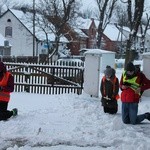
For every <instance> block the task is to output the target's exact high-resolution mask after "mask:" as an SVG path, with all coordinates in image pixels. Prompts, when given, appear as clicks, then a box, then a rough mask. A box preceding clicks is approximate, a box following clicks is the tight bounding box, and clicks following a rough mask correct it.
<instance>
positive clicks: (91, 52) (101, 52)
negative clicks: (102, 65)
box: [82, 48, 115, 55]
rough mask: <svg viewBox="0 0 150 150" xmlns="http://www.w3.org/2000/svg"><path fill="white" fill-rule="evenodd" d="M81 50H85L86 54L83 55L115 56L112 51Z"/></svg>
mask: <svg viewBox="0 0 150 150" xmlns="http://www.w3.org/2000/svg"><path fill="white" fill-rule="evenodd" d="M82 50H85V51H86V52H85V53H84V54H85V55H86V54H98V55H101V54H104V53H105V54H107V53H108V54H115V52H112V51H107V50H103V49H86V48H85V49H82Z"/></svg>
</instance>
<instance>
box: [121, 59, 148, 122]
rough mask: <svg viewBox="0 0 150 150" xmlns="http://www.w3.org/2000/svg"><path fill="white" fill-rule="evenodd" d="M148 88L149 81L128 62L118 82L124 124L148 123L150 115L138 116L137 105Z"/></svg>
mask: <svg viewBox="0 0 150 150" xmlns="http://www.w3.org/2000/svg"><path fill="white" fill-rule="evenodd" d="M149 88H150V80H149V79H147V78H146V76H145V75H144V74H143V73H142V72H141V71H139V69H138V70H136V67H135V66H134V64H133V63H132V62H129V63H128V64H127V66H126V69H125V71H124V72H123V74H122V77H121V80H120V89H121V91H122V92H121V101H122V121H123V122H124V123H125V124H133V125H135V124H139V123H141V122H142V121H143V120H144V119H148V120H149V121H150V113H149V112H147V113H144V114H141V115H137V114H138V103H139V101H140V97H141V94H142V93H143V92H144V91H145V90H146V89H149Z"/></svg>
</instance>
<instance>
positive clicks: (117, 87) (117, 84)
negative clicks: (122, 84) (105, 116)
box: [114, 78, 119, 96]
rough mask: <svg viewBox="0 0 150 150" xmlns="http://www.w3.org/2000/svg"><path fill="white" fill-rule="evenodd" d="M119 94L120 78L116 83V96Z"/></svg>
mask: <svg viewBox="0 0 150 150" xmlns="http://www.w3.org/2000/svg"><path fill="white" fill-rule="evenodd" d="M118 92H119V80H118V78H117V79H116V83H115V91H114V96H116V95H118Z"/></svg>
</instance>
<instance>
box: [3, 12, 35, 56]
mask: <svg viewBox="0 0 150 150" xmlns="http://www.w3.org/2000/svg"><path fill="white" fill-rule="evenodd" d="M8 19H11V22H7V20H8ZM0 23H1V25H0V33H1V34H2V35H3V36H4V37H5V27H6V26H11V27H12V37H5V38H6V39H7V40H8V41H9V42H10V44H11V45H12V47H11V56H32V55H33V38H32V34H31V33H30V32H29V31H28V30H27V29H26V28H25V26H23V25H22V24H21V22H20V21H19V20H18V19H17V18H16V17H15V16H14V15H13V14H12V13H11V12H10V11H8V12H7V13H5V14H4V15H3V16H2V17H1V18H0ZM35 49H36V47H35Z"/></svg>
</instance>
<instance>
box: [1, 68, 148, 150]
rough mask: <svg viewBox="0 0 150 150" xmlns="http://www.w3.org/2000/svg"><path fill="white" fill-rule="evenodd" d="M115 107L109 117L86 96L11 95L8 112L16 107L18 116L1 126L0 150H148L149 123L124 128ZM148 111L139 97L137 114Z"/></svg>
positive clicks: (84, 94) (144, 102) (145, 102)
mask: <svg viewBox="0 0 150 150" xmlns="http://www.w3.org/2000/svg"><path fill="white" fill-rule="evenodd" d="M121 72H122V70H117V76H118V77H119V78H120V75H121ZM118 104H119V111H118V113H117V114H116V115H110V114H105V113H103V109H102V106H101V102H100V99H99V98H94V97H90V96H89V95H88V94H86V93H83V94H82V95H76V94H64V95H39V94H29V93H12V95H11V101H10V104H9V109H12V108H14V107H17V108H18V109H19V115H18V116H17V117H16V118H11V119H10V120H9V121H1V122H0V150H103V149H105V150H149V149H150V141H149V138H150V122H149V121H147V120H145V121H144V122H143V123H142V124H140V125H126V124H123V123H122V120H121V102H120V101H118ZM147 111H150V98H149V97H142V101H141V102H140V103H139V114H140V113H145V112H147Z"/></svg>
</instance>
